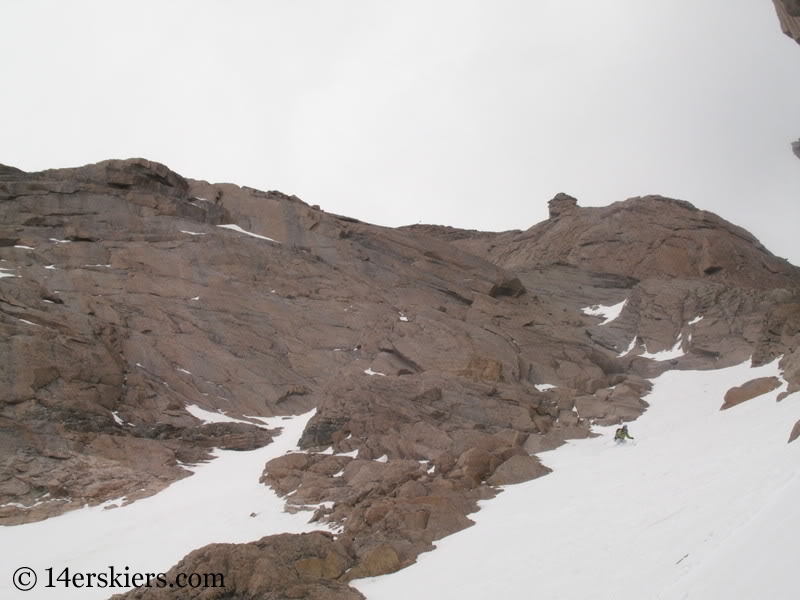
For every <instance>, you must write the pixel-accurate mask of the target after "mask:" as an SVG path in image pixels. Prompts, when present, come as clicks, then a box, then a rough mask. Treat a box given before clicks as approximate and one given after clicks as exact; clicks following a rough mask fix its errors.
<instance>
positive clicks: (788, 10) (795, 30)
mask: <svg viewBox="0 0 800 600" xmlns="http://www.w3.org/2000/svg"><path fill="white" fill-rule="evenodd" d="M773 2H774V3H775V9H776V10H777V11H778V19H780V23H781V29H783V32H784V33H785V34H786V35H788V36H789V37H790V38H794V40H795V41H796V42H797V43H799V44H800V2H798V0H773Z"/></svg>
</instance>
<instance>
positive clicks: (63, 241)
mask: <svg viewBox="0 0 800 600" xmlns="http://www.w3.org/2000/svg"><path fill="white" fill-rule="evenodd" d="M50 241H51V242H55V243H56V244H69V243H70V240H57V239H56V238H50Z"/></svg>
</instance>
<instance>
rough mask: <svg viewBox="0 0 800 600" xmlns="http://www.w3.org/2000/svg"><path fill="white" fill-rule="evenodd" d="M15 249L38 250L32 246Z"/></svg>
mask: <svg viewBox="0 0 800 600" xmlns="http://www.w3.org/2000/svg"><path fill="white" fill-rule="evenodd" d="M14 248H19V249H20V250H36V248H32V247H31V246H14Z"/></svg>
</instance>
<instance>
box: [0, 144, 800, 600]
mask: <svg viewBox="0 0 800 600" xmlns="http://www.w3.org/2000/svg"><path fill="white" fill-rule="evenodd" d="M549 214H550V216H549V218H548V219H547V220H546V221H544V222H542V223H538V224H536V225H534V226H532V227H530V228H529V229H527V230H524V231H523V230H520V231H509V232H503V233H489V232H478V231H466V230H460V229H454V228H450V227H442V226H411V227H405V228H399V229H391V228H385V227H378V226H375V225H370V224H367V223H362V222H360V221H358V220H356V219H353V218H349V217H345V216H339V215H335V214H328V213H326V212H324V211H322V210H320V209H319V208H318V207H315V206H309V205H307V204H305V203H304V202H303V201H301V200H300V199H299V198H297V197H294V196H287V195H285V194H282V193H280V192H274V191H272V192H263V191H259V190H256V189H251V188H247V187H239V186H236V185H232V184H211V183H207V182H205V181H194V180H190V179H185V178H183V177H181V176H180V175H178V174H177V173H174V172H173V171H171V170H170V169H169V168H167V167H166V166H164V165H161V164H157V163H153V162H149V161H147V160H142V159H132V160H124V161H121V160H111V161H106V162H102V163H98V164H94V165H89V166H86V167H81V168H75V169H61V170H51V171H43V172H39V173H25V172H22V171H20V170H18V169H15V168H12V167H0V328H2V336H1V337H0V356H1V357H2V360H0V382H1V383H2V389H3V390H4V392H3V394H2V397H1V398H0V400H1V403H0V449H2V454H1V456H2V462H1V463H0V523H2V524H4V525H12V524H20V523H26V522H32V521H37V520H42V519H45V518H48V517H52V516H55V515H59V514H61V513H64V512H66V511H69V510H72V509H75V508H79V507H81V506H84V505H86V504H89V505H97V504H99V503H102V502H104V501H106V500H109V499H116V498H120V497H126V498H127V501H129V502H131V501H136V500H137V499H139V498H142V497H144V496H148V495H152V494H155V493H158V492H159V491H160V490H161V489H163V488H164V487H165V486H167V485H169V484H170V483H171V482H174V481H176V480H177V479H180V478H182V477H186V476H188V475H189V474H190V473H189V471H187V470H186V469H184V468H183V465H187V464H196V463H199V462H202V461H205V460H208V459H209V458H210V457H211V455H210V451H211V449H213V448H224V449H234V450H250V449H254V448H259V447H263V446H264V445H267V444H269V443H270V442H271V440H272V439H273V437H274V435H275V434H276V433H277V432H276V431H274V430H265V429H264V428H262V427H259V426H258V425H259V422H258V421H256V420H254V419H252V417H256V416H261V417H266V416H275V415H293V414H300V413H305V412H308V411H309V410H311V409H316V413H315V415H314V416H313V418H312V419H311V420H310V421H309V423H308V426H307V427H306V429H305V431H304V432H303V435H302V437H301V439H300V448H301V451H299V452H292V453H289V454H286V455H283V456H280V457H278V458H276V459H273V460H271V461H270V462H269V463H267V464H266V465H264V471H263V476H262V482H263V485H265V486H270V487H271V488H272V489H273V490H275V492H277V493H278V494H279V495H280V496H282V497H285V499H286V506H287V509H288V510H298V509H301V508H302V507H305V506H308V505H316V506H319V508H318V509H316V511H315V512H314V513H313V517H312V518H313V519H314V520H315V521H317V522H320V523H331V524H333V525H334V526H335V527H337V528H338V529H337V531H338V533H336V534H333V533H330V532H318V533H310V534H282V535H277V536H269V537H265V538H263V539H261V540H259V541H257V542H254V543H250V544H214V545H211V546H207V547H204V548H200V549H197V550H196V551H194V552H192V553H191V554H189V555H187V556H186V557H185V558H184V560H183V561H182V562H181V563H180V564H179V565H177V566H175V567H174V569H175V570H177V571H178V572H188V571H190V570H191V571H197V572H201V571H214V572H224V573H226V574H227V575H228V579H227V580H226V581H227V587H226V588H225V589H224V590H200V589H198V590H188V589H187V590H183V592H182V593H183V594H184V596H182V597H186V598H193V597H198V598H199V597H202V598H252V599H254V598H313V599H332V598H337V599H339V598H341V599H345V598H359V597H362V596H361V595H360V593H359V592H357V591H356V590H354V589H353V588H352V587H350V586H349V585H348V582H350V581H352V580H353V579H356V578H361V577H365V576H371V575H377V574H383V573H390V572H393V571H396V570H398V569H401V568H403V567H404V566H407V565H409V564H411V563H412V562H414V561H415V559H416V557H417V556H418V555H419V554H420V553H421V552H425V551H428V550H430V549H432V547H433V546H432V544H433V542H434V541H436V540H438V539H440V538H442V537H444V536H447V535H449V534H451V533H453V532H456V531H458V530H461V529H463V528H466V527H468V526H469V525H470V524H471V521H470V519H469V516H468V515H469V514H470V513H472V512H474V511H475V510H477V502H478V501H480V500H487V499H490V498H492V497H493V496H495V495H496V494H497V493H498V489H499V488H498V486H505V485H509V484H515V483H519V482H523V481H527V480H530V479H533V478H536V477H540V476H543V475H546V474H547V473H548V472H549V469H547V468H546V467H544V466H543V465H542V464H541V463H540V461H539V459H538V458H537V453H538V452H542V451H545V450H549V449H553V448H555V447H557V446H559V445H560V444H562V443H563V442H564V441H565V440H568V439H577V438H584V437H587V436H590V435H592V433H591V432H590V427H591V425H592V424H614V423H620V422H623V421H630V420H633V419H636V418H637V417H638V416H639V415H641V414H642V412H643V411H644V410H646V408H647V406H648V404H647V394H648V391H649V389H650V383H649V379H650V378H652V377H654V376H657V375H659V374H660V373H662V372H663V371H665V370H667V369H714V368H720V367H724V366H729V365H734V364H737V363H740V362H743V361H746V360H748V359H749V358H751V357H752V361H753V363H754V364H755V365H759V364H765V363H767V362H771V361H773V360H775V359H780V365H781V368H782V370H783V376H784V378H785V379H786V380H787V381H788V383H789V387H788V391H787V392H786V393H784V394H783V396H782V397H785V396H786V395H787V394H788V393H789V392H793V391H797V390H799V389H800V269H798V268H797V267H794V266H792V265H791V264H789V263H788V262H787V261H785V260H783V259H781V258H778V257H776V256H774V255H772V254H771V253H770V252H769V251H768V250H767V249H766V248H764V247H763V246H762V245H761V244H760V243H759V242H758V241H757V240H756V239H755V238H754V237H753V236H752V235H750V234H749V233H748V232H747V231H745V230H744V229H742V228H741V227H738V226H735V225H733V224H731V223H728V222H727V221H725V220H723V219H722V218H720V217H718V216H716V215H714V214H712V213H709V212H705V211H703V210H700V209H698V208H696V207H694V206H693V205H691V204H689V203H688V202H684V201H680V200H673V199H669V198H664V197H660V196H646V197H640V198H631V199H628V200H625V201H624V202H617V203H615V204H612V205H611V206H607V207H602V208H584V207H581V206H579V203H578V201H577V200H576V199H575V198H573V197H571V196H568V195H566V194H559V195H557V196H556V197H555V198H553V199H552V200H550V202H549ZM779 383H780V382H778V381H777V380H776V379H775V378H766V379H762V380H754V381H752V382H749V383H748V384H745V385H743V386H739V387H737V388H735V389H731V390H730V391H729V392H728V394H726V396H725V398H724V399H723V398H720V408H721V409H722V408H724V409H727V410H736V407H737V406H738V405H740V404H741V403H743V402H746V401H747V400H748V399H750V398H753V397H757V396H758V395H760V394H763V393H765V392H766V391H769V390H772V389H774V388H775V387H776V386H777V385H778V384H779ZM795 398H796V397H795ZM789 401H792V400H789ZM193 407H199V408H200V409H204V410H206V411H211V412H224V413H225V414H226V415H228V416H231V417H235V418H236V419H238V420H239V422H230V423H206V422H204V421H202V420H200V419H198V418H197V417H196V416H193V414H192V412H191V410H190V409H191V408H193ZM686 417H687V418H691V417H692V415H691V414H687V415H686ZM250 423H252V424H250ZM798 433H800V424H797V425H796V424H795V423H786V436H787V439H794V438H795V437H797V435H798ZM790 434H791V435H790ZM309 514H310V515H311V513H309ZM174 593H175V591H174V590H170V594H171V595H167V593H166V592H165V591H164V590H158V589H140V590H136V591H133V592H129V593H128V595H127V597H130V598H161V597H164V598H166V597H170V598H171V597H176V596H175V595H174ZM215 594H216V595H215Z"/></svg>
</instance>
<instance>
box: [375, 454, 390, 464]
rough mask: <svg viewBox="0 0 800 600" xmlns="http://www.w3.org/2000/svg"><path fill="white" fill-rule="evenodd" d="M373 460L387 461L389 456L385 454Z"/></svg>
mask: <svg viewBox="0 0 800 600" xmlns="http://www.w3.org/2000/svg"><path fill="white" fill-rule="evenodd" d="M375 462H389V457H388V456H387V455H385V454H384V455H383V456H381V457H380V458H376V459H375Z"/></svg>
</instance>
